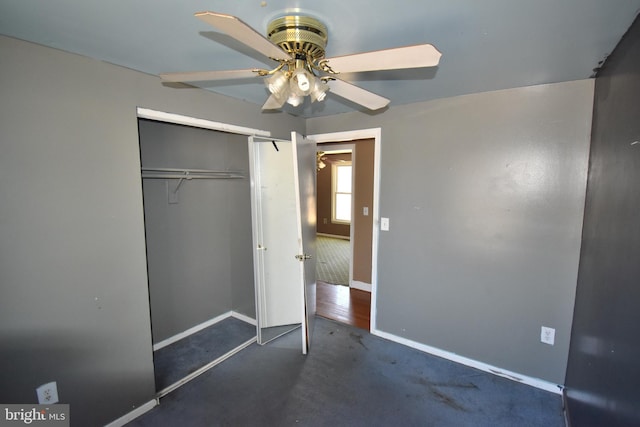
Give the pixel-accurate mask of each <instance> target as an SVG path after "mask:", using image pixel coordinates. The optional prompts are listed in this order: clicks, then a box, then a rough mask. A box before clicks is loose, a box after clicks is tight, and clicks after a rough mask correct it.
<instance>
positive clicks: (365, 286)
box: [349, 280, 371, 292]
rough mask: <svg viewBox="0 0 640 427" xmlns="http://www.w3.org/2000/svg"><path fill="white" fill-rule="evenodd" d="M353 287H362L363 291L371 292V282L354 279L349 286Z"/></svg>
mask: <svg viewBox="0 0 640 427" xmlns="http://www.w3.org/2000/svg"><path fill="white" fill-rule="evenodd" d="M349 287H351V288H353V289H360V290H361V291H367V292H371V283H365V282H359V281H357V280H352V281H351V285H350V286H349Z"/></svg>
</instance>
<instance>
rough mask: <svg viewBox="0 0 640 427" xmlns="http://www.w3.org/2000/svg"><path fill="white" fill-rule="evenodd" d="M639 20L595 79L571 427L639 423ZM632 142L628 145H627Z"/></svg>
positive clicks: (571, 365)
mask: <svg viewBox="0 0 640 427" xmlns="http://www.w3.org/2000/svg"><path fill="white" fill-rule="evenodd" d="M639 97H640V21H639V20H638V19H636V22H635V23H634V24H633V26H632V27H631V28H630V30H629V31H628V32H627V34H626V35H625V36H624V38H623V39H622V40H621V41H620V43H619V45H618V47H616V49H615V50H614V51H613V52H612V54H611V55H610V56H609V57H608V58H607V61H606V62H605V64H604V66H603V67H602V70H601V71H600V73H598V78H597V79H596V89H595V102H594V111H593V132H592V141H591V158H590V161H589V163H590V164H589V180H588V184H587V203H586V206H585V216H584V230H583V233H582V253H581V255H580V270H579V275H578V288H577V293H576V306H575V314H574V318H573V329H572V332H571V350H570V352H569V362H568V367H567V379H566V386H567V388H566V393H567V399H568V404H567V407H568V413H569V418H570V420H571V424H572V425H574V426H608V427H614V426H632V425H635V426H637V425H640V406H639V405H638V402H640V389H638V384H640V370H639V369H638V361H640V342H639V341H638V325H640V310H639V309H638V307H639V305H640V286H639V284H640V262H639V260H640V222H638V218H639V217H638V213H639V212H640V191H638V183H640V145H638V144H633V143H634V142H636V141H639V140H640V119H639V118H640V106H638V98H639ZM632 144H633V145H632Z"/></svg>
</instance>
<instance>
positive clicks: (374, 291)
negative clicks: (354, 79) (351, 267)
mask: <svg viewBox="0 0 640 427" xmlns="http://www.w3.org/2000/svg"><path fill="white" fill-rule="evenodd" d="M308 138H309V139H311V140H314V141H315V142H316V143H317V144H322V143H329V142H350V141H354V140H358V139H373V140H374V158H373V207H372V215H373V227H372V230H371V233H372V236H371V237H372V239H371V320H370V322H371V323H370V326H369V330H371V331H373V330H376V329H377V326H376V317H377V309H376V308H377V303H376V301H377V295H378V240H379V237H380V145H381V143H382V128H370V129H358V130H350V131H342V132H331V133H322V134H315V135H309V136H308ZM352 256H353V254H352Z"/></svg>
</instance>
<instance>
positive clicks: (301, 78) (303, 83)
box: [298, 73, 311, 92]
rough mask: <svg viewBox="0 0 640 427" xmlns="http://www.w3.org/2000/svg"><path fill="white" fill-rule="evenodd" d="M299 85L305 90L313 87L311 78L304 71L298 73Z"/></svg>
mask: <svg viewBox="0 0 640 427" xmlns="http://www.w3.org/2000/svg"><path fill="white" fill-rule="evenodd" d="M298 87H299V88H300V90H301V91H303V92H306V91H308V90H309V88H310V87H311V84H310V83H309V79H308V78H307V76H305V74H304V73H300V74H298Z"/></svg>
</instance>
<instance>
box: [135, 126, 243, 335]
mask: <svg viewBox="0 0 640 427" xmlns="http://www.w3.org/2000/svg"><path fill="white" fill-rule="evenodd" d="M139 134H140V156H141V164H142V168H143V170H144V169H145V168H159V169H162V168H167V169H192V170H193V169H202V170H216V171H235V172H240V173H241V175H242V178H218V179H191V180H188V179H185V180H182V181H180V180H179V179H143V196H144V212H145V232H146V242H147V263H148V274H149V291H150V305H151V324H152V331H153V342H154V344H155V343H158V342H160V341H162V340H165V339H167V338H170V337H172V336H175V335H176V334H179V333H182V332H184V331H186V330H188V329H190V328H192V327H194V326H197V325H200V324H202V323H204V322H206V321H208V320H211V319H213V318H215V317H217V316H220V315H224V314H226V313H229V312H230V311H234V312H237V313H240V314H243V315H245V316H248V317H250V318H255V296H254V283H253V259H252V256H253V255H252V237H251V192H250V180H249V156H248V150H247V137H246V136H244V135H236V134H230V133H225V132H219V131H213V130H207V129H199V128H193V127H188V126H182V125H176V124H171V123H163V122H156V121H151V120H145V119H140V120H139ZM144 176H145V175H144V174H143V177H144ZM176 188H177V190H176Z"/></svg>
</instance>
